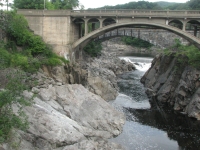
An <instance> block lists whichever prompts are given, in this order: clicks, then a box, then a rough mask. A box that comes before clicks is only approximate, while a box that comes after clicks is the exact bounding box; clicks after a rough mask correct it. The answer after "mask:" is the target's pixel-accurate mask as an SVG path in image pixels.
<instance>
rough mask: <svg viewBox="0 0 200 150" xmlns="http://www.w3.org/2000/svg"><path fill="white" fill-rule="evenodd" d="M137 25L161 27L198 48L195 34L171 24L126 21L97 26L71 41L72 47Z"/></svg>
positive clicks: (198, 44)
mask: <svg viewBox="0 0 200 150" xmlns="http://www.w3.org/2000/svg"><path fill="white" fill-rule="evenodd" d="M134 25H135V26H137V25H141V26H154V27H158V28H162V29H165V30H168V31H171V32H173V33H175V34H177V35H179V36H181V37H183V38H185V39H186V40H188V41H189V42H191V43H192V44H194V45H195V46H197V47H198V48H200V40H199V39H198V38H196V37H195V36H193V35H191V34H189V33H187V32H184V31H182V30H180V29H178V28H176V27H173V26H169V25H164V24H156V23H149V22H128V23H116V24H112V25H108V26H105V27H102V28H99V29H97V30H95V31H93V32H91V33H89V34H87V35H86V36H84V37H82V38H80V39H79V40H77V41H76V42H74V43H73V45H72V48H73V49H76V48H77V47H78V46H80V45H83V46H84V45H86V44H87V43H88V42H89V41H91V40H93V39H95V38H96V37H98V36H100V35H102V34H104V33H106V32H108V31H111V30H114V29H116V28H119V27H127V26H134Z"/></svg>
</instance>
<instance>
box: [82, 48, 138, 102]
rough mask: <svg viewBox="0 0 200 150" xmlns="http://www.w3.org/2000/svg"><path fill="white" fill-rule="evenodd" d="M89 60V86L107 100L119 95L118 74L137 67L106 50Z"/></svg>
mask: <svg viewBox="0 0 200 150" xmlns="http://www.w3.org/2000/svg"><path fill="white" fill-rule="evenodd" d="M84 60H85V59H84ZM87 62H88V63H87V65H88V69H87V70H88V85H87V87H88V89H89V90H90V91H92V92H93V93H95V94H97V95H100V96H101V97H102V98H103V99H105V100H113V99H115V98H116V97H117V95H118V86H117V77H116V75H117V74H121V73H123V72H127V71H132V70H134V69H135V66H134V65H133V64H132V63H129V62H126V61H124V60H120V59H119V58H117V57H116V55H115V54H113V53H110V52H109V51H106V50H102V53H101V56H100V57H99V58H94V59H92V60H88V61H87Z"/></svg>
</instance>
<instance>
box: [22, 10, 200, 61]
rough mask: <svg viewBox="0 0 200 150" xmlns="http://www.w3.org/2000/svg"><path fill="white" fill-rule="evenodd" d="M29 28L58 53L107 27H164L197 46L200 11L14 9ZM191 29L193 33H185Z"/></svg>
mask: <svg viewBox="0 0 200 150" xmlns="http://www.w3.org/2000/svg"><path fill="white" fill-rule="evenodd" d="M18 13H19V14H23V15H24V16H25V17H26V19H27V20H28V23H29V26H30V28H31V29H32V30H33V31H34V32H35V34H38V35H40V36H42V37H43V39H44V41H45V42H46V43H49V44H51V45H52V46H53V48H54V51H55V52H56V53H58V54H59V55H64V56H65V57H66V58H69V56H70V58H71V59H72V57H73V53H74V52H75V51H78V50H80V49H82V47H83V46H84V45H85V44H87V43H88V42H89V41H91V40H93V39H95V38H97V37H99V36H100V35H102V34H104V33H106V32H109V31H111V30H114V29H117V28H122V27H128V28H138V27H142V28H149V27H150V28H152V29H164V30H167V31H170V32H173V33H175V34H177V35H179V36H181V37H183V38H185V39H187V40H188V41H189V42H191V43H192V44H194V45H196V46H197V47H198V48H200V39H199V38H197V35H198V34H199V28H200V10H196V11H186V10H181V11H169V10H54V11H50V10H18ZM187 30H193V34H190V33H188V32H187Z"/></svg>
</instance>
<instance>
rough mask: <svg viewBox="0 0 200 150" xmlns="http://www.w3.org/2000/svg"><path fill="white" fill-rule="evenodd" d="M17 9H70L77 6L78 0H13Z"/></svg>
mask: <svg viewBox="0 0 200 150" xmlns="http://www.w3.org/2000/svg"><path fill="white" fill-rule="evenodd" d="M14 6H15V7H16V8H18V9H44V8H45V9H48V10H55V9H72V8H75V7H78V6H79V0H51V1H48V0H45V4H44V0H14Z"/></svg>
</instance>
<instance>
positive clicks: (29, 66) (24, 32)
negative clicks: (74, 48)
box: [0, 12, 69, 72]
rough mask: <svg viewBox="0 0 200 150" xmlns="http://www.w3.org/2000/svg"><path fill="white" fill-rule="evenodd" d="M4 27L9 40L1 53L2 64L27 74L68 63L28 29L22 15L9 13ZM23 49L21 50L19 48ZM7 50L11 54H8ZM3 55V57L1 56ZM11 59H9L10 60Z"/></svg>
mask: <svg viewBox="0 0 200 150" xmlns="http://www.w3.org/2000/svg"><path fill="white" fill-rule="evenodd" d="M4 22H6V23H4V24H2V25H4V26H3V27H2V29H3V30H5V32H6V34H7V38H8V42H7V44H4V46H5V47H4V48H2V49H4V50H1V51H0V62H1V61H4V63H3V65H5V66H7V67H9V66H12V67H19V68H21V69H23V70H24V71H27V72H34V71H37V70H38V69H39V68H40V66H41V65H50V66H56V65H61V64H62V62H64V63H68V62H69V61H68V60H65V59H64V58H63V57H59V56H57V55H56V54H54V53H53V51H52V48H51V47H50V46H49V45H47V44H46V43H45V42H44V41H43V40H42V38H41V37H40V36H38V35H34V34H33V32H31V31H30V29H29V28H28V23H27V21H26V19H25V18H24V17H23V16H22V15H18V14H16V13H15V12H7V14H6V18H5V21H4ZM19 46H20V47H21V49H20V50H18V49H17V47H19ZM5 49H6V50H7V51H8V52H9V53H6V52H5ZM1 55H2V56H1ZM8 57H9V58H8Z"/></svg>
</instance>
